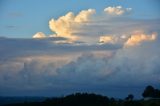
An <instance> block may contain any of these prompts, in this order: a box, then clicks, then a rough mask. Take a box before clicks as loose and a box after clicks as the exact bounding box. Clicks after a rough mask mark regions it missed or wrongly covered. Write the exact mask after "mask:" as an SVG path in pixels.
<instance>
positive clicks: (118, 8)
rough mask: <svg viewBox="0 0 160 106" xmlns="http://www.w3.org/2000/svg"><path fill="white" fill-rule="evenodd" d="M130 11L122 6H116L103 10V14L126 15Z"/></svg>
mask: <svg viewBox="0 0 160 106" xmlns="http://www.w3.org/2000/svg"><path fill="white" fill-rule="evenodd" d="M131 10H132V8H123V7H122V6H116V7H107V8H105V9H104V12H106V13H107V14H111V15H123V14H125V13H128V12H130V11H131Z"/></svg>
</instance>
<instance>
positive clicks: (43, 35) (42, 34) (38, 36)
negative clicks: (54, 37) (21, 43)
mask: <svg viewBox="0 0 160 106" xmlns="http://www.w3.org/2000/svg"><path fill="white" fill-rule="evenodd" d="M33 38H35V39H44V38H46V35H45V34H44V33H43V32H37V33H36V34H35V35H33Z"/></svg>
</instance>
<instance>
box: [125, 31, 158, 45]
mask: <svg viewBox="0 0 160 106" xmlns="http://www.w3.org/2000/svg"><path fill="white" fill-rule="evenodd" d="M156 37H157V34H156V33H153V34H151V35H146V34H144V33H139V34H134V35H131V36H130V37H129V39H128V40H127V41H126V43H125V46H135V45H139V44H140V43H141V42H145V41H154V40H156Z"/></svg>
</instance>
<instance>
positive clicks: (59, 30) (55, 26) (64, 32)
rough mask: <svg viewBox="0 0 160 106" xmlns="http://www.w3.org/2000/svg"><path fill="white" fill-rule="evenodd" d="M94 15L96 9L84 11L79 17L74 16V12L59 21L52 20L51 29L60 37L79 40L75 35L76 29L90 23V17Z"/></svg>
mask: <svg viewBox="0 0 160 106" xmlns="http://www.w3.org/2000/svg"><path fill="white" fill-rule="evenodd" d="M94 13H95V10H94V9H88V10H83V11H81V12H80V13H79V14H77V15H74V13H73V12H69V13H67V14H66V15H65V16H62V17H60V18H58V19H57V20H55V19H51V20H50V21H49V27H50V29H51V30H52V31H53V32H55V33H56V35H57V36H58V37H66V38H70V39H71V40H76V39H77V38H78V37H77V36H75V35H74V33H75V31H76V28H78V27H80V26H81V25H82V24H83V23H85V22H88V21H90V20H91V18H90V17H91V15H93V14H94Z"/></svg>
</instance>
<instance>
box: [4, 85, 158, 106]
mask: <svg viewBox="0 0 160 106" xmlns="http://www.w3.org/2000/svg"><path fill="white" fill-rule="evenodd" d="M142 96H143V97H144V98H149V99H147V100H145V99H142V100H134V95H133V94H129V95H128V96H127V97H126V98H125V99H124V100H121V99H118V100H117V99H115V98H113V97H112V98H109V97H107V96H102V95H97V94H94V93H90V94H89V93H75V94H71V95H68V96H65V97H59V98H48V99H46V100H45V101H43V102H32V103H27V102H26V103H17V104H9V105H6V106H160V90H159V89H155V88H154V87H152V86H150V85H149V86H147V87H146V88H145V89H144V91H143V93H142Z"/></svg>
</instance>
